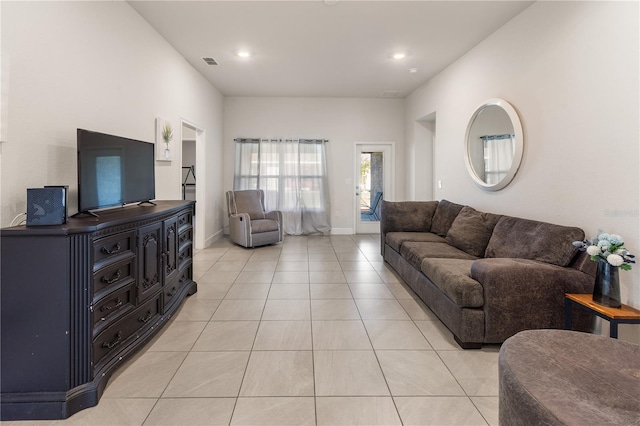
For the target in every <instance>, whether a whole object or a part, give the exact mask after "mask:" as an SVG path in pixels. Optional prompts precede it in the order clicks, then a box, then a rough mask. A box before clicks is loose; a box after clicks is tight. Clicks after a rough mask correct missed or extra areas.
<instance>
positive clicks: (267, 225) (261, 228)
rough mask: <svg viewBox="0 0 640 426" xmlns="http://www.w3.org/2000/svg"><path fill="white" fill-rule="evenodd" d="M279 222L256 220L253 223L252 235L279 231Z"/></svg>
mask: <svg viewBox="0 0 640 426" xmlns="http://www.w3.org/2000/svg"><path fill="white" fill-rule="evenodd" d="M278 229H279V228H278V222H276V221H275V220H271V219H256V220H252V221H251V233H252V234H260V233H262V232H271V231H277V230H278Z"/></svg>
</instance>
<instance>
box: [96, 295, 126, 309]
mask: <svg viewBox="0 0 640 426" xmlns="http://www.w3.org/2000/svg"><path fill="white" fill-rule="evenodd" d="M114 302H115V303H114V304H113V305H104V306H102V307H101V308H100V311H101V312H104V311H110V310H112V309H118V308H119V307H120V306H122V305H123V303H124V302H123V301H122V299H120V298H119V297H118V298H117V299H116V300H114Z"/></svg>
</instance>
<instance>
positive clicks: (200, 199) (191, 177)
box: [180, 119, 207, 249]
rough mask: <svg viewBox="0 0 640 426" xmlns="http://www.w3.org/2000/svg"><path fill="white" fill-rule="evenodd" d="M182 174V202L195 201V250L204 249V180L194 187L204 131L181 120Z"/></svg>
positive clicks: (202, 153) (198, 168)
mask: <svg viewBox="0 0 640 426" xmlns="http://www.w3.org/2000/svg"><path fill="white" fill-rule="evenodd" d="M181 140H182V164H181V165H182V173H181V174H180V193H181V195H182V199H183V200H192V201H196V214H195V227H194V228H195V235H194V243H195V248H196V249H203V248H205V239H206V233H205V223H206V218H205V213H206V212H207V199H206V197H205V196H204V194H206V191H205V189H206V188H205V184H206V180H205V179H200V180H199V181H198V182H197V183H198V184H197V185H196V176H197V173H198V172H199V171H202V170H203V169H202V167H201V164H202V159H203V158H204V147H205V131H204V130H203V129H201V128H199V127H198V126H196V125H194V124H193V123H190V122H189V121H186V120H184V119H183V120H182V126H181Z"/></svg>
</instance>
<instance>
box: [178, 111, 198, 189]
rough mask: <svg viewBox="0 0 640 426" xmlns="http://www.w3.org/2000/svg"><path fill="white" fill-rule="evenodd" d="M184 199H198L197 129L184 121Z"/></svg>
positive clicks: (182, 179)
mask: <svg viewBox="0 0 640 426" xmlns="http://www.w3.org/2000/svg"><path fill="white" fill-rule="evenodd" d="M180 184H181V185H182V199H183V200H190V201H195V200H196V130H195V129H192V128H191V127H189V126H187V125H186V124H185V123H182V178H181V182H180Z"/></svg>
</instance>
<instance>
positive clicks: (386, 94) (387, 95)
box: [382, 90, 400, 98]
mask: <svg viewBox="0 0 640 426" xmlns="http://www.w3.org/2000/svg"><path fill="white" fill-rule="evenodd" d="M398 96H400V92H398V91H396V90H387V91H386V92H382V97H383V98H397V97H398Z"/></svg>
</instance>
